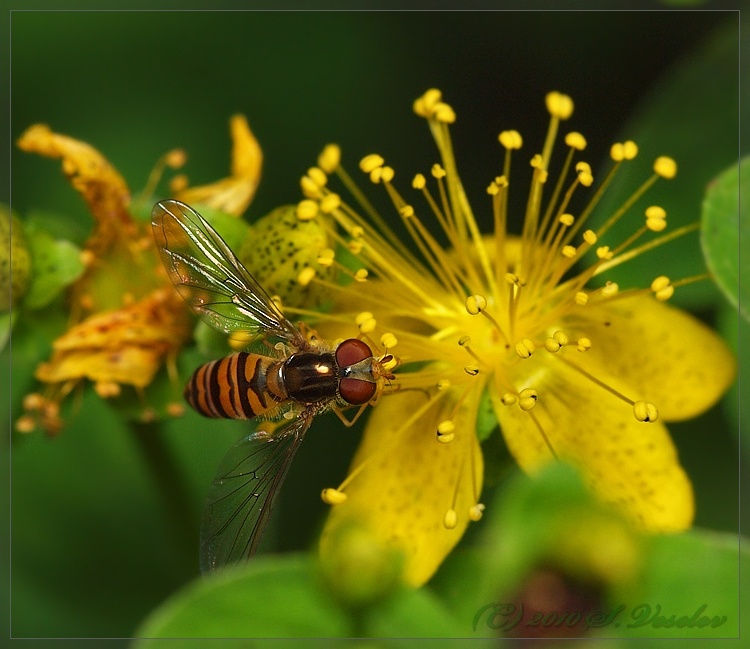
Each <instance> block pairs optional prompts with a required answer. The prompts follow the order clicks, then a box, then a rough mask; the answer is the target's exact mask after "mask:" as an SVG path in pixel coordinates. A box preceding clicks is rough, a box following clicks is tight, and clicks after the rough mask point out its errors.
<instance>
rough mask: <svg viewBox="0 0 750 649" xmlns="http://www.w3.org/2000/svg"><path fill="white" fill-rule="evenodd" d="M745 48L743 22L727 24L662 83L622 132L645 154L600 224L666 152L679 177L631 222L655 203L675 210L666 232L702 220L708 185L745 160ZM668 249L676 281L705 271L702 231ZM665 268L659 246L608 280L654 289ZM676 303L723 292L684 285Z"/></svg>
mask: <svg viewBox="0 0 750 649" xmlns="http://www.w3.org/2000/svg"><path fill="white" fill-rule="evenodd" d="M738 47H739V43H738V40H737V26H736V25H727V26H726V27H725V28H722V29H720V30H718V31H717V32H716V33H714V34H713V35H712V37H711V38H709V39H708V40H707V41H706V42H705V43H704V44H703V45H702V46H701V48H699V49H698V50H696V51H695V52H694V53H693V55H692V57H690V58H689V59H687V60H686V61H681V62H680V64H679V65H678V66H677V67H675V68H674V69H672V70H670V71H669V73H668V74H666V75H665V76H664V79H663V80H662V81H660V82H659V83H658V84H656V86H655V88H654V92H653V93H652V94H651V96H650V97H648V98H647V99H646V100H645V101H644V102H643V103H642V105H641V107H640V109H639V110H638V111H636V114H635V115H634V116H633V118H632V119H631V120H630V122H629V123H627V124H626V125H625V126H624V128H623V129H622V130H621V135H620V137H622V139H632V140H634V141H635V142H636V144H638V147H639V153H638V157H637V158H636V159H635V160H634V161H632V162H629V163H626V164H625V165H624V166H623V168H622V169H621V171H620V172H619V173H618V175H617V178H616V179H615V181H614V183H613V184H612V186H611V187H610V189H608V190H607V193H606V194H605V195H604V197H603V199H602V201H601V203H600V204H599V205H598V207H597V209H596V211H595V213H594V221H593V222H594V223H597V224H599V225H601V224H602V223H604V221H606V219H607V218H608V217H609V216H610V215H611V214H612V213H613V212H614V211H615V210H616V209H617V208H618V207H619V206H620V205H622V203H623V202H624V201H625V199H627V198H628V196H630V194H631V193H632V192H633V191H634V190H635V188H636V187H638V186H639V185H640V183H642V182H643V181H645V180H646V179H647V178H648V177H649V176H650V175H651V174H652V170H651V167H652V165H653V162H654V160H655V159H656V158H657V157H658V156H661V155H667V156H670V157H672V158H674V159H675V161H676V162H677V176H676V177H675V178H674V179H672V180H661V179H660V180H659V181H657V183H656V184H655V185H654V187H653V188H651V189H650V190H649V191H648V193H647V194H646V196H645V198H643V199H641V200H639V201H638V202H637V203H636V204H635V205H634V206H633V207H632V208H631V209H630V211H629V212H628V215H627V217H626V219H625V222H626V223H628V224H630V225H629V226H628V228H629V230H630V231H632V229H634V227H633V224H634V223H637V224H638V225H640V222H639V220H642V219H643V212H644V210H645V208H646V207H648V206H649V205H660V206H661V207H663V208H664V209H665V210H666V211H667V223H668V229H667V230H666V232H665V233H668V232H670V231H673V230H675V229H677V228H679V227H681V226H685V225H690V224H693V223H697V222H698V220H699V218H700V215H701V201H702V199H703V195H704V192H705V190H706V187H707V186H708V185H709V183H711V182H712V180H713V178H715V176H716V174H717V173H718V172H719V171H720V170H721V169H724V168H726V167H727V165H729V164H731V163H732V161H733V160H736V157H737V132H738V123H739V122H738V120H739V112H738V101H737V96H738V85H737V84H738V74H737V65H738V59H739V57H740V52H739V50H738ZM741 56H742V57H743V61H742V65H743V67H745V66H746V65H747V60H748V57H749V56H750V53H749V52H748V51H747V49H746V48H745V49H743V50H742V54H741ZM745 89H746V88H745ZM610 164H611V163H610ZM618 225H623V224H618ZM628 228H625V227H624V226H623V230H620V229H619V228H618V229H614V230H613V233H614V232H621V231H625V232H627V231H628ZM653 236H654V235H652V237H653ZM610 240H611V241H619V240H620V239H619V238H618V237H617V236H616V235H614V234H613V235H612V237H611V239H610V238H609V237H608V238H607V241H603V243H604V244H606V243H608V242H609V241H610ZM668 249H669V253H668V254H669V269H670V275H671V278H672V279H679V278H682V277H691V276H693V275H699V274H701V273H703V272H704V271H705V269H704V267H703V262H702V255H700V252H699V249H698V241H697V238H696V237H695V235H687V236H683V237H681V238H679V239H678V240H676V241H673V242H671V243H670V244H669V248H668ZM663 269H664V259H663V257H662V255H660V254H659V251H656V252H652V253H651V254H645V255H642V256H640V257H639V258H638V261H637V263H627V264H623V265H622V266H620V267H618V268H615V269H613V270H612V271H610V272H607V273H603V275H602V277H601V279H602V281H604V280H612V281H615V282H618V283H619V284H620V286H621V287H623V288H625V287H632V286H648V285H649V284H650V283H651V281H652V280H653V279H654V278H655V277H657V276H658V275H661V274H663ZM671 301H672V302H673V303H674V304H678V305H681V306H688V307H698V306H706V305H708V304H710V303H712V302H715V301H716V291H715V289H713V287H712V285H711V284H710V283H708V282H700V283H698V284H695V285H692V286H690V287H689V289H684V290H678V291H677V292H676V293H675V296H674V297H673V298H672V300H671Z"/></svg>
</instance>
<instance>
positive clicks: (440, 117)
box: [435, 101, 456, 124]
mask: <svg viewBox="0 0 750 649" xmlns="http://www.w3.org/2000/svg"><path fill="white" fill-rule="evenodd" d="M435 119H436V120H437V121H438V122H443V124H453V122H455V121H456V113H455V111H454V110H453V108H452V107H451V106H450V104H446V103H445V102H443V101H441V102H439V103H437V104H435Z"/></svg>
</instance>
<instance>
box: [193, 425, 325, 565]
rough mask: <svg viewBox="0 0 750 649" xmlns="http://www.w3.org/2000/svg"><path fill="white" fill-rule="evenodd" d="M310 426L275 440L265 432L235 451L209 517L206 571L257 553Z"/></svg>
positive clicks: (204, 529)
mask: <svg viewBox="0 0 750 649" xmlns="http://www.w3.org/2000/svg"><path fill="white" fill-rule="evenodd" d="M310 423H311V419H310V418H307V417H304V418H303V417H299V418H297V419H295V420H294V421H292V422H290V423H289V424H288V425H287V426H285V427H284V428H282V429H281V430H280V431H279V432H278V433H276V434H274V435H269V434H268V433H266V432H265V431H259V432H256V433H253V434H251V435H248V436H247V437H245V438H243V439H241V440H240V441H239V442H237V443H236V444H235V445H234V446H233V447H232V448H231V449H229V452H228V453H227V454H226V456H225V457H224V459H223V460H222V462H221V465H220V466H219V470H218V473H217V476H216V479H215V480H214V482H213V484H212V486H211V489H210V491H209V494H208V498H207V501H206V508H205V510H204V513H203V523H202V525H201V550H200V555H201V556H200V563H201V572H204V573H206V572H209V571H211V570H215V569H216V568H218V567H220V566H223V565H225V564H227V563H234V562H237V561H242V560H245V559H247V558H248V557H250V556H251V555H252V554H253V553H254V552H255V550H256V549H257V547H258V544H259V543H260V540H261V537H262V536H263V531H264V529H265V527H266V525H267V523H268V519H269V517H270V515H271V509H272V507H273V504H274V501H275V499H276V494H277V493H278V490H279V488H280V487H281V485H282V483H283V482H284V479H285V478H286V474H287V471H288V470H289V466H290V464H291V463H292V459H293V458H294V454H295V453H296V452H297V449H298V448H299V445H300V444H301V443H302V440H303V439H304V437H305V433H306V432H307V429H308V428H309V427H310Z"/></svg>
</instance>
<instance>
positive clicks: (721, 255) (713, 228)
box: [701, 158, 750, 320]
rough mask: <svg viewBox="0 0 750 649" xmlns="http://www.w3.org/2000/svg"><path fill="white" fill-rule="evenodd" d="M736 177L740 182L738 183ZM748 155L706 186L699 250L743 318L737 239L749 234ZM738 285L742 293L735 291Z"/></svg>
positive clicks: (749, 296)
mask: <svg viewBox="0 0 750 649" xmlns="http://www.w3.org/2000/svg"><path fill="white" fill-rule="evenodd" d="M740 181H741V182H742V184H741V185H740ZM748 195H750V158H743V159H742V160H741V161H740V163H739V165H738V164H733V165H732V166H731V167H729V168H728V169H727V170H726V171H724V172H722V173H721V174H719V175H718V176H717V177H716V178H715V179H714V181H713V182H712V183H711V184H710V185H709V186H708V190H707V191H706V197H705V199H704V201H703V218H702V222H701V228H702V229H701V238H702V244H703V253H704V255H705V257H706V263H707V264H708V268H709V270H711V272H712V273H713V275H714V278H715V280H716V283H717V284H718V285H719V288H721V290H722V292H723V293H724V295H725V296H726V298H727V299H728V300H729V302H730V303H731V304H733V305H734V306H739V307H740V312H741V313H742V315H743V316H744V318H745V319H746V320H748V319H750V286H748V285H747V282H743V283H742V285H740V282H739V270H740V257H739V252H740V239H742V238H745V239H747V238H748V237H750V205H749V204H748V201H745V200H743V201H742V202H740V196H748ZM740 288H741V289H742V294H741V295H740V293H739V291H740Z"/></svg>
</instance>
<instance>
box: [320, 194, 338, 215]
mask: <svg viewBox="0 0 750 649" xmlns="http://www.w3.org/2000/svg"><path fill="white" fill-rule="evenodd" d="M339 207H341V196H339V195H338V194H326V195H325V196H324V197H323V200H322V201H320V211H321V212H323V214H332V213H333V212H334V211H335V210H337V209H338V208H339Z"/></svg>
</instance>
